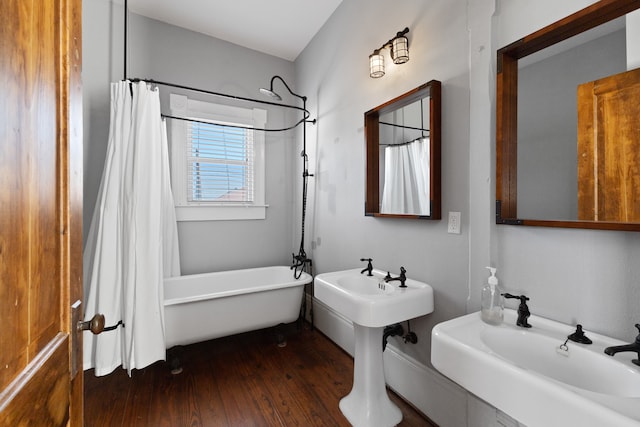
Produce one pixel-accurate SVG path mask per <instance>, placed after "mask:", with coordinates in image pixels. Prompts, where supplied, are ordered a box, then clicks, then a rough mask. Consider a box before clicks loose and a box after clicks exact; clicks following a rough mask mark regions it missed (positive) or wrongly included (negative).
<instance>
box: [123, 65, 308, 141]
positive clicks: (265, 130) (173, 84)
mask: <svg viewBox="0 0 640 427" xmlns="http://www.w3.org/2000/svg"><path fill="white" fill-rule="evenodd" d="M128 80H129V81H130V82H132V83H139V82H145V83H149V84H155V85H161V86H169V87H174V88H177V89H184V90H189V91H194V92H200V93H205V94H207V95H213V96H220V97H223V98H229V99H235V100H239V101H247V102H256V103H258V104H266V105H273V106H276V107H284V108H291V109H294V110H298V111H302V112H303V113H304V117H303V118H302V119H300V120H298V121H297V122H296V123H295V124H294V125H292V126H289V127H284V128H275V129H268V128H256V127H251V126H241V125H225V124H219V123H215V124H216V125H217V126H223V127H234V128H241V129H253V130H259V131H264V132H283V131H287V130H291V129H294V128H296V127H298V125H300V124H301V123H304V122H315V120H307V119H308V118H309V116H310V115H311V113H310V112H309V110H307V109H306V108H303V107H298V106H296V105H289V104H279V103H277V102H272V101H264V100H262V99H255V98H248V97H243V96H237V95H229V94H226V93H222V92H214V91H210V90H206V89H197V88H193V87H189V86H185V85H179V84H175V83H168V82H162V81H159V80H154V79H145V78H138V77H135V78H131V79H128ZM162 117H164V118H167V119H174V120H183V121H187V122H194V123H204V124H212V122H208V121H204V120H197V119H192V118H189V117H180V116H173V115H170V114H162Z"/></svg>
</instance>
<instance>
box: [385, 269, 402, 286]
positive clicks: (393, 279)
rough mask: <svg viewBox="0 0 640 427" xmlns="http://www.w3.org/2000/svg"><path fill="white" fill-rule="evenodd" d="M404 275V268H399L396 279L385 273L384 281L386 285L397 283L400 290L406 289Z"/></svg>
mask: <svg viewBox="0 0 640 427" xmlns="http://www.w3.org/2000/svg"><path fill="white" fill-rule="evenodd" d="M406 273H407V270H405V269H404V267H400V276H398V277H391V274H389V272H388V271H387V275H386V276H385V278H384V281H385V282H387V283H389V282H394V281H398V282H400V286H399V287H400V288H406V287H407V285H406V284H405V283H404V282H406V280H407V276H406Z"/></svg>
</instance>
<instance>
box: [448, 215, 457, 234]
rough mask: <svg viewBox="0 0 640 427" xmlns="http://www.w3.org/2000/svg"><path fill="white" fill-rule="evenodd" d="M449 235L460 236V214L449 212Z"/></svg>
mask: <svg viewBox="0 0 640 427" xmlns="http://www.w3.org/2000/svg"><path fill="white" fill-rule="evenodd" d="M447 233H452V234H460V212H449V226H448V228H447Z"/></svg>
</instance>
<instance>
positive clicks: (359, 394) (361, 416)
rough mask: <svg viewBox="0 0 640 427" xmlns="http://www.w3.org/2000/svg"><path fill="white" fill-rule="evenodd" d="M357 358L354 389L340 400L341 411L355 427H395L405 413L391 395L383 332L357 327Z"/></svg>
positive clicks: (355, 329)
mask: <svg viewBox="0 0 640 427" xmlns="http://www.w3.org/2000/svg"><path fill="white" fill-rule="evenodd" d="M353 328H354V334H355V354H354V368H353V388H352V389H351V393H349V394H348V395H347V396H346V397H344V398H343V399H342V400H340V410H341V411H342V413H343V414H344V416H345V417H346V418H347V420H349V422H350V423H351V424H352V425H353V426H354V427H361V426H362V427H391V426H395V425H397V424H399V423H400V421H402V411H401V410H400V408H398V407H397V406H396V405H395V404H393V402H391V400H390V399H389V395H387V389H386V383H385V380H384V366H383V363H382V334H383V328H368V327H365V326H361V325H358V324H356V323H354V324H353Z"/></svg>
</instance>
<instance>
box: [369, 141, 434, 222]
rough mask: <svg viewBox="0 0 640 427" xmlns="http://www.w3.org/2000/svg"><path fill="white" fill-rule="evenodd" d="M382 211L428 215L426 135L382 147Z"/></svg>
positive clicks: (427, 145)
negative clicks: (383, 165) (383, 156)
mask: <svg viewBox="0 0 640 427" xmlns="http://www.w3.org/2000/svg"><path fill="white" fill-rule="evenodd" d="M384 169H385V172H384V188H383V192H382V205H381V207H380V212H382V213H388V214H393V213H402V214H413V215H429V214H430V210H431V203H430V199H431V197H430V194H429V138H421V139H418V140H415V141H413V142H410V143H407V144H398V145H390V146H388V147H386V148H385V168H384Z"/></svg>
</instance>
